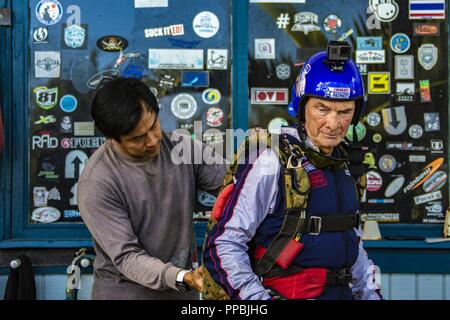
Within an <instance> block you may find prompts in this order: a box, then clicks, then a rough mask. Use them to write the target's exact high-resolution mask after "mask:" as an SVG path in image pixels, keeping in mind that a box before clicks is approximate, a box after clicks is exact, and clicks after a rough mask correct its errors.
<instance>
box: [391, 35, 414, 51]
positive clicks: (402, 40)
mask: <svg viewBox="0 0 450 320" xmlns="http://www.w3.org/2000/svg"><path fill="white" fill-rule="evenodd" d="M410 44H411V40H409V37H408V36H407V35H406V34H404V33H396V34H394V35H393V36H392V38H391V49H392V51H394V52H395V53H405V52H406V51H408V50H409V46H410Z"/></svg>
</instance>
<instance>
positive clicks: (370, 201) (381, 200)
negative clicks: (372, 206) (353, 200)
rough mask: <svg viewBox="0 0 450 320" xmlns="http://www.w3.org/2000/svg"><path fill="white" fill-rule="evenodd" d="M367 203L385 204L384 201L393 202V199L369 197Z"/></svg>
mask: <svg viewBox="0 0 450 320" xmlns="http://www.w3.org/2000/svg"><path fill="white" fill-rule="evenodd" d="M367 203H377V204H386V203H395V200H394V199H369V200H367Z"/></svg>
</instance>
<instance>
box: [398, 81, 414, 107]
mask: <svg viewBox="0 0 450 320" xmlns="http://www.w3.org/2000/svg"><path fill="white" fill-rule="evenodd" d="M415 91H416V84H415V83H414V82H397V83H396V88H395V102H400V103H401V102H405V103H410V102H415V100H416V99H415V96H416V95H415Z"/></svg>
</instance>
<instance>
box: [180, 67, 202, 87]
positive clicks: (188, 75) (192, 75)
mask: <svg viewBox="0 0 450 320" xmlns="http://www.w3.org/2000/svg"><path fill="white" fill-rule="evenodd" d="M181 86H182V87H209V72H208V71H182V72H181Z"/></svg>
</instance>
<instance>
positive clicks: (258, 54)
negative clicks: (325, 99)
mask: <svg viewBox="0 0 450 320" xmlns="http://www.w3.org/2000/svg"><path fill="white" fill-rule="evenodd" d="M255 59H275V39H255Z"/></svg>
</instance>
